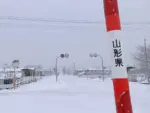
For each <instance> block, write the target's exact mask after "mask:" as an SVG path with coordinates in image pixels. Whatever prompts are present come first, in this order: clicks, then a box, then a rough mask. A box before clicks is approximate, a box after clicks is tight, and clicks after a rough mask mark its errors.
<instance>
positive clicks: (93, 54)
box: [89, 53, 104, 81]
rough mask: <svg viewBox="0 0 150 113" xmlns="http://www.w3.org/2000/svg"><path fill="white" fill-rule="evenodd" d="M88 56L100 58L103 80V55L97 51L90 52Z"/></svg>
mask: <svg viewBox="0 0 150 113" xmlns="http://www.w3.org/2000/svg"><path fill="white" fill-rule="evenodd" d="M89 56H90V57H91V58H96V57H100V58H101V67H102V77H103V81H104V60H103V57H102V56H101V55H99V54H97V53H90V54H89Z"/></svg>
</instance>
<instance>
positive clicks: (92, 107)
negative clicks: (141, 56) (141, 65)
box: [0, 76, 150, 113]
mask: <svg viewBox="0 0 150 113" xmlns="http://www.w3.org/2000/svg"><path fill="white" fill-rule="evenodd" d="M130 86H131V96H132V103H133V110H134V113H149V112H150V107H149V106H150V96H149V95H150V86H149V85H142V84H138V83H130ZM0 113H116V112H115V104H114V95H113V87H112V82H111V80H106V81H105V82H101V81H99V80H96V79H95V80H92V79H87V78H77V77H73V76H61V77H60V78H59V82H58V83H56V82H55V77H54V76H49V77H45V78H43V79H42V80H40V81H38V82H36V83H32V84H28V85H25V86H21V87H19V88H18V89H16V90H9V91H8V90H5V91H4V90H2V91H0Z"/></svg>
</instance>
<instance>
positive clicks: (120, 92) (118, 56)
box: [104, 0, 133, 113]
mask: <svg viewBox="0 0 150 113" xmlns="http://www.w3.org/2000/svg"><path fill="white" fill-rule="evenodd" d="M104 13H105V21H106V29H107V33H108V35H109V40H110V41H109V43H110V44H109V45H110V53H111V58H112V61H113V68H112V80H113V86H114V95H115V102H116V112H117V113H133V111H132V105H131V98H130V90H129V81H128V76H127V69H126V63H125V60H124V53H123V50H124V48H123V46H124V45H123V43H122V41H121V40H122V36H121V25H120V16H119V9H118V2H117V0H104Z"/></svg>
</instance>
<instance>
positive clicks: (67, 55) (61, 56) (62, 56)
mask: <svg viewBox="0 0 150 113" xmlns="http://www.w3.org/2000/svg"><path fill="white" fill-rule="evenodd" d="M59 58H69V54H60V56H57V57H56V64H55V75H56V82H57V81H58V66H57V65H58V59H59Z"/></svg>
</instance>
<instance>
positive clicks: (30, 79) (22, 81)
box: [0, 76, 41, 89]
mask: <svg viewBox="0 0 150 113" xmlns="http://www.w3.org/2000/svg"><path fill="white" fill-rule="evenodd" d="M40 79H41V76H30V77H22V78H19V79H16V87H19V86H21V85H24V84H29V83H32V82H36V81H38V80H40ZM12 88H14V83H12V84H0V89H12Z"/></svg>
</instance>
